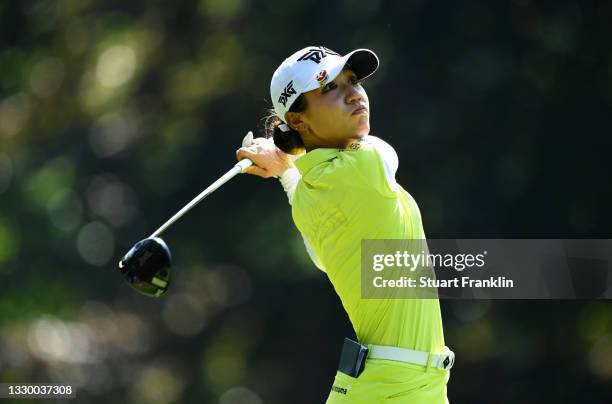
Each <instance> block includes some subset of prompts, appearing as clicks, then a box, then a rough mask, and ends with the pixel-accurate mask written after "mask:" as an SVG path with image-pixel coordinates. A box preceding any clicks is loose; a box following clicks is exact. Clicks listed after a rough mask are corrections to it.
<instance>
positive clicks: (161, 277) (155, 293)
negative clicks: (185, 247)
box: [119, 237, 172, 297]
mask: <svg viewBox="0 0 612 404" xmlns="http://www.w3.org/2000/svg"><path fill="white" fill-rule="evenodd" d="M171 265H172V256H171V255H170V249H169V248H168V246H167V245H166V243H165V242H164V240H162V239H161V238H159V237H150V238H146V239H144V240H141V241H139V242H138V243H136V244H135V245H134V247H132V249H131V250H130V251H128V253H127V254H125V256H124V257H123V258H122V259H121V261H119V271H120V272H121V274H122V275H123V277H124V278H125V280H126V281H127V282H128V284H129V285H130V286H131V287H133V288H134V289H136V290H137V291H138V292H140V293H142V294H144V295H147V296H151V297H159V296H161V295H163V294H164V293H165V292H166V290H168V287H169V286H170V267H171Z"/></svg>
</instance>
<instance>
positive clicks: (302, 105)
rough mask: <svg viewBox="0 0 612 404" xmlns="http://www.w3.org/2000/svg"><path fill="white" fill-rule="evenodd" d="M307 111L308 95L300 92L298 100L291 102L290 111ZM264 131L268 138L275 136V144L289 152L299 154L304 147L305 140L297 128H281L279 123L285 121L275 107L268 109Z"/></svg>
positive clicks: (264, 119)
mask: <svg viewBox="0 0 612 404" xmlns="http://www.w3.org/2000/svg"><path fill="white" fill-rule="evenodd" d="M304 111H306V97H304V94H300V95H299V96H298V97H297V98H296V100H295V101H294V102H293V104H291V107H290V108H289V112H304ZM263 121H264V122H263V133H264V135H265V137H267V138H273V139H274V144H275V145H276V146H277V147H278V148H279V149H281V150H282V151H284V152H285V153H289V154H298V153H300V152H301V151H302V150H303V149H304V142H303V141H302V136H301V135H300V132H298V131H297V130H294V129H292V128H291V127H290V128H289V131H288V132H283V131H282V130H280V128H279V127H278V125H280V124H281V123H283V121H281V119H280V118H279V116H278V115H276V112H274V108H272V109H270V110H268V114H267V115H266V116H265V117H264V118H263Z"/></svg>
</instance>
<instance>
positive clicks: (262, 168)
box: [236, 137, 293, 178]
mask: <svg viewBox="0 0 612 404" xmlns="http://www.w3.org/2000/svg"><path fill="white" fill-rule="evenodd" d="M236 158H237V159H238V160H242V159H245V158H247V159H251V161H252V162H253V165H252V166H250V167H249V168H247V169H246V170H245V171H244V172H245V173H247V174H253V175H257V176H259V177H262V178H270V177H277V176H279V175H281V174H282V173H284V172H285V170H287V169H288V168H291V167H293V162H292V161H291V159H289V157H288V156H287V154H286V153H284V152H283V151H282V150H281V149H279V148H278V147H276V145H275V144H274V141H273V140H272V139H267V138H263V137H258V138H255V139H253V140H252V141H251V145H250V146H247V147H241V148H240V149H238V150H236Z"/></svg>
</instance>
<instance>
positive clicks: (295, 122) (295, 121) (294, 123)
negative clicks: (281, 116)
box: [285, 112, 308, 132]
mask: <svg viewBox="0 0 612 404" xmlns="http://www.w3.org/2000/svg"><path fill="white" fill-rule="evenodd" d="M285 118H286V119H287V125H289V127H290V128H291V129H293V130H297V131H298V132H303V131H305V130H306V129H307V128H308V125H306V123H305V122H304V121H303V120H302V114H300V113H299V112H287V113H286V114H285Z"/></svg>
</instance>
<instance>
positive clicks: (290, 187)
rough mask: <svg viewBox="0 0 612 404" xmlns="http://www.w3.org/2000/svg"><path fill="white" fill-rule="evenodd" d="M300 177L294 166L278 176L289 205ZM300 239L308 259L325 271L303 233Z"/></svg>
mask: <svg viewBox="0 0 612 404" xmlns="http://www.w3.org/2000/svg"><path fill="white" fill-rule="evenodd" d="M301 178H302V176H301V174H300V172H299V171H298V169H297V168H295V167H292V168H288V169H287V170H285V172H283V173H282V174H281V175H280V177H279V180H280V183H281V184H282V185H283V189H284V190H285V193H286V194H287V199H288V200H289V205H291V204H292V203H293V195H294V193H295V189H296V188H297V185H298V182H300V179H301ZM302 240H304V246H305V247H306V252H307V253H308V256H309V257H310V260H311V261H312V262H313V264H315V266H316V267H317V268H319V269H320V270H321V271H323V272H325V269H324V268H323V264H322V263H321V260H319V258H318V257H317V255H316V254H315V252H314V250H313V249H312V247H311V246H310V244H309V243H308V241H306V238H304V236H303V235H302Z"/></svg>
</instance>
